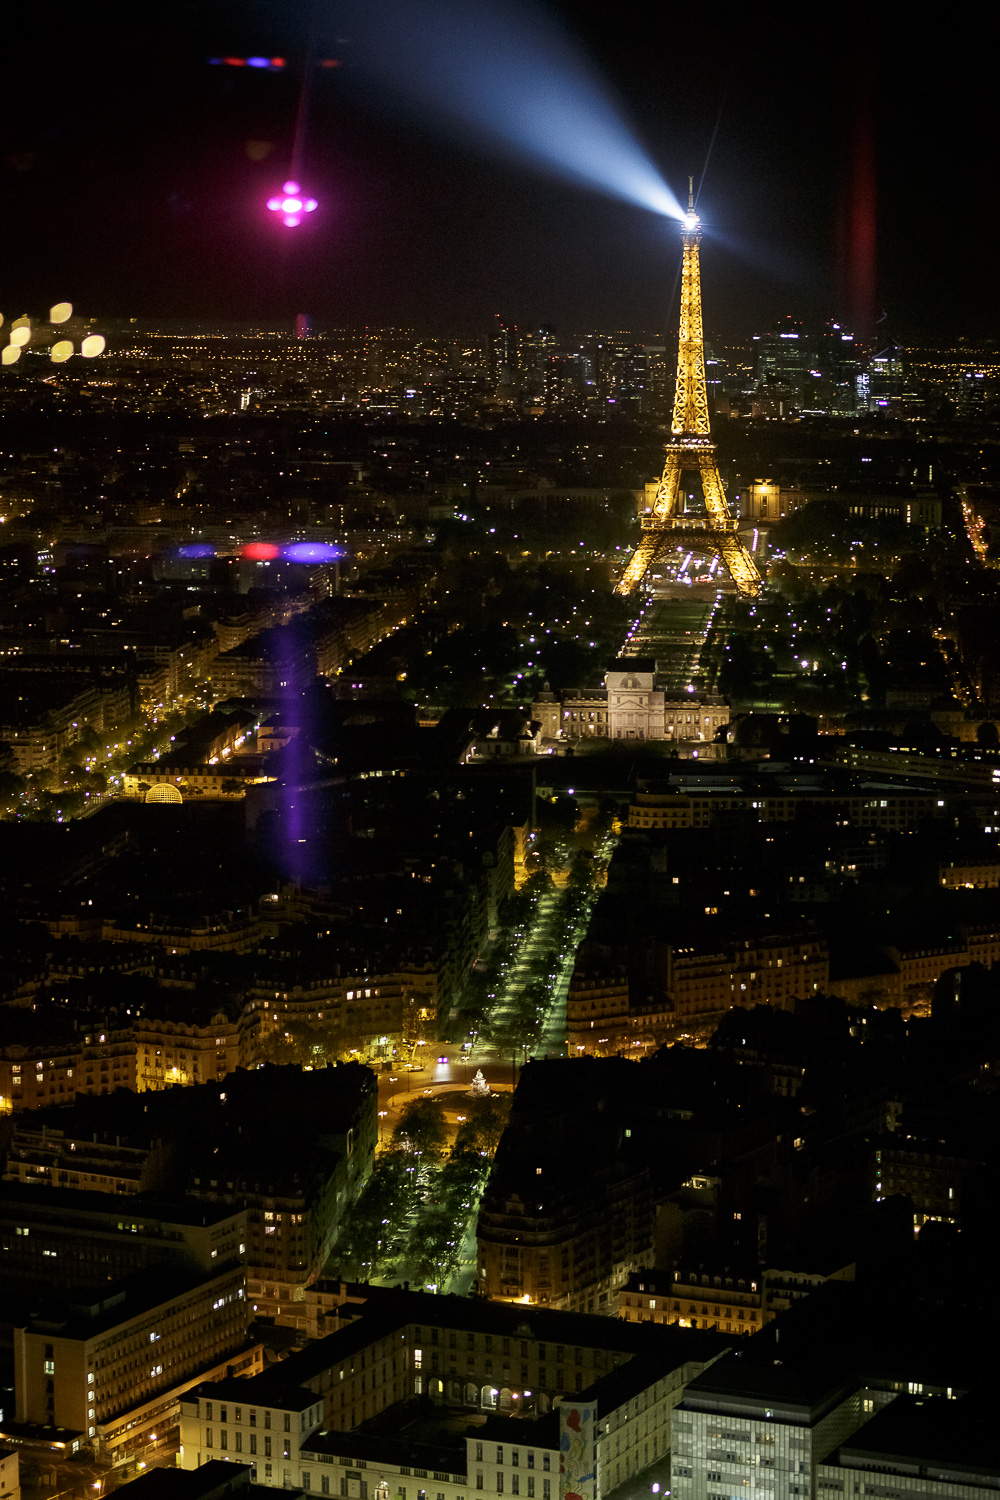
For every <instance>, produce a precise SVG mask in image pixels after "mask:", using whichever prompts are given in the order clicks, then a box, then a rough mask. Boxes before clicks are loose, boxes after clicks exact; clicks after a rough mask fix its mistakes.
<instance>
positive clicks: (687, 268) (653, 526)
mask: <svg viewBox="0 0 1000 1500" xmlns="http://www.w3.org/2000/svg"><path fill="white" fill-rule="evenodd" d="M682 240H683V244H684V260H683V264H682V269H681V316H680V337H679V340H678V348H677V387H676V390H675V392H674V413H673V420H672V422H671V424H670V433H671V439H670V442H669V443H668V444H667V447H666V457H665V460H664V465H663V474H662V477H661V479H660V483H659V485H658V487H657V491H656V499H655V501H654V502H653V508H652V510H651V512H650V513H649V515H646V516H643V518H642V535H641V537H640V540H639V545H638V546H637V547H636V549H635V551H634V552H633V553H632V556H631V557H630V558H629V561H628V564H627V566H626V568H625V571H624V573H623V574H622V576H621V578H620V579H619V581H618V584H617V587H616V593H619V594H631V593H632V592H633V590H634V589H636V588H637V587H638V586H639V584H640V583H641V582H642V580H643V579H644V578H645V576H646V574H647V572H648V571H649V569H650V568H651V567H652V566H653V564H654V563H656V562H665V561H667V560H668V559H670V560H672V559H673V556H674V553H675V549H676V546H677V541H678V539H680V540H681V542H682V543H683V544H684V545H685V546H686V547H690V548H692V549H695V550H697V551H701V552H709V553H714V554H715V555H716V556H717V557H718V558H719V560H720V561H721V563H722V564H723V566H724V567H725V568H726V570H727V572H728V573H729V576H730V577H731V578H732V580H733V582H734V583H735V585H736V587H737V589H738V590H739V592H740V593H741V594H746V595H748V596H750V597H751V598H755V597H756V596H757V595H758V594H759V593H760V588H761V577H760V573H759V572H758V571H757V565H756V563H755V562H754V560H753V558H752V557H751V556H750V553H749V552H748V551H747V549H746V547H745V545H744V543H743V540H742V538H741V537H740V535H739V533H738V531H737V520H736V517H735V516H733V515H732V514H731V513H730V510H729V505H728V503H727V501H726V492H725V489H724V488H723V484H722V476H721V474H720V473H719V465H718V462H717V461H716V457H715V444H714V443H713V442H712V431H711V427H710V425H709V420H708V391H707V389H706V385H705V340H704V335H703V333H702V324H701V268H700V263H699V251H698V247H699V245H700V244H701V220H700V219H699V217H698V215H697V214H696V213H695V211H694V193H693V186H692V191H691V193H690V194H689V196H688V211H687V214H686V215H685V218H684V224H683V230H682ZM685 474H694V475H697V477H698V479H699V480H700V483H701V493H702V497H703V499H704V502H705V514H704V515H694V514H690V513H687V512H686V511H685V509H684V492H683V489H682V486H681V479H682V477H683V476H684V475H685Z"/></svg>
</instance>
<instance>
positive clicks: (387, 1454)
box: [300, 1397, 466, 1474]
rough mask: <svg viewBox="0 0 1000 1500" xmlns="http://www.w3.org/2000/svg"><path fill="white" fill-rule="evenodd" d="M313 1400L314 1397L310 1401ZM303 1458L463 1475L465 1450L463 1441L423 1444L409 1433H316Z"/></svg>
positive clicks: (305, 1449)
mask: <svg viewBox="0 0 1000 1500" xmlns="http://www.w3.org/2000/svg"><path fill="white" fill-rule="evenodd" d="M313 1399H314V1400H315V1399H316V1398H315V1397H314V1398H313ZM300 1451H301V1453H302V1456H303V1457H306V1456H307V1455H310V1456H312V1455H315V1456H316V1457H319V1455H321V1454H336V1455H337V1457H338V1458H339V1457H344V1458H356V1459H357V1458H360V1459H371V1460H372V1461H373V1462H377V1463H388V1464H402V1465H404V1466H407V1467H409V1468H418V1469H426V1470H427V1471H428V1472H429V1473H431V1472H433V1471H434V1470H438V1471H439V1472H442V1473H443V1472H445V1471H447V1472H448V1473H450V1474H464V1473H465V1471H466V1448H465V1440H464V1438H460V1439H456V1441H455V1443H454V1444H448V1445H445V1444H444V1443H425V1442H421V1441H420V1439H419V1438H417V1437H411V1436H410V1435H409V1434H408V1433H405V1432H400V1433H384V1432H381V1431H366V1430H365V1429H364V1428H362V1429H359V1430H358V1431H355V1432H315V1433H313V1435H312V1437H310V1438H308V1439H307V1440H306V1441H305V1442H304V1443H303V1444H302V1447H301V1450H300Z"/></svg>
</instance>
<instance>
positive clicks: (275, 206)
mask: <svg viewBox="0 0 1000 1500" xmlns="http://www.w3.org/2000/svg"><path fill="white" fill-rule="evenodd" d="M267 206H268V208H269V209H270V210H271V212H272V213H273V214H280V215H281V222H282V223H283V224H285V225H286V226H287V227H288V228H289V229H294V228H295V226H296V225H297V224H301V223H302V215H303V214H311V213H314V212H315V210H316V209H317V208H319V201H318V199H316V198H304V197H303V196H302V189H301V187H300V186H299V184H298V183H297V182H295V181H294V179H293V178H291V177H290V178H289V179H288V181H287V182H286V183H283V184H282V188H281V192H280V194H275V196H274V197H273V198H268V200H267Z"/></svg>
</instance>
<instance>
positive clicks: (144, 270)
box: [0, 0, 1000, 339]
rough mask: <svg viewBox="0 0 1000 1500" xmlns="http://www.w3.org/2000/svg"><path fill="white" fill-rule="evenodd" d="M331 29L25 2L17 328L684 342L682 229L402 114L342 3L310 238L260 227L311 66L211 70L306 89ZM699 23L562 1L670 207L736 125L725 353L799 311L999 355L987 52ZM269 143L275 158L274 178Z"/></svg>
mask: <svg viewBox="0 0 1000 1500" xmlns="http://www.w3.org/2000/svg"><path fill="white" fill-rule="evenodd" d="M412 3H413V4H414V5H418V4H420V3H422V0H412ZM478 3H479V0H468V9H469V10H470V11H475V10H476V8H477V5H478ZM506 3H508V0H495V4H494V7H493V8H494V9H496V8H497V7H500V8H501V9H502V8H503V6H504V5H505V4H506ZM309 9H310V8H309V7H308V6H307V5H301V4H293V3H291V0H285V3H283V4H278V3H276V0H246V3H242V4H235V3H229V4H221V3H216V4H213V3H205V4H190V3H174V4H171V5H161V6H156V7H151V6H142V7H140V6H132V7H130V8H129V9H126V8H125V7H123V6H119V5H107V6H98V7H80V6H78V7H75V10H74V11H72V12H70V11H68V10H67V8H66V7H64V6H58V7H57V6H54V5H52V4H48V3H40V4H37V5H35V6H33V7H27V6H25V7H22V8H21V10H20V13H19V16H18V18H17V20H16V22H15V23H14V25H13V27H12V28H11V29H10V30H8V33H7V36H6V38H5V45H4V52H5V59H6V62H5V81H4V88H3V92H2V106H0V107H2V136H0V224H2V260H0V266H2V276H0V310H2V311H3V312H4V313H5V314H6V315H7V316H11V315H16V314H18V313H20V312H23V311H29V312H33V313H37V312H39V311H42V310H43V309H44V308H45V307H47V306H48V304H49V302H51V301H54V300H57V299H59V298H63V297H68V298H70V299H71V300H72V301H74V303H75V304H76V305H77V308H78V310H79V311H81V312H83V313H85V314H88V315H95V316H105V317H111V316H128V315H133V316H143V317H147V318H156V317H160V318H208V319H215V318H218V319H258V318H272V319H273V318H277V317H288V316H289V315H290V314H292V313H294V312H295V311H298V310H306V311H309V312H311V313H312V314H313V315H314V317H315V318H316V319H317V321H318V322H319V323H320V324H321V325H337V326H345V325H348V326H359V325H364V324H371V325H377V326H385V325H389V324H397V325H404V326H410V327H414V328H415V329H417V330H418V331H420V332H423V333H426V334H449V335H450V334H461V335H466V334H467V335H470V336H471V335H476V334H481V333H482V331H483V329H484V328H485V326H486V324H487V323H488V322H489V320H490V318H491V317H492V314H493V313H494V312H499V313H501V314H503V315H504V316H506V317H509V318H511V319H513V320H514V321H515V322H517V323H519V324H531V323H541V322H550V323H554V324H555V325H556V327H557V329H558V330H559V332H560V333H565V334H567V335H569V334H572V333H583V332H586V331H587V330H589V329H594V328H633V329H636V330H645V331H647V332H650V333H652V332H654V331H656V330H658V329H662V328H664V327H665V326H666V325H667V324H668V322H669V320H670V316H671V314H670V298H671V291H672V288H673V286H674V280H675V272H676V266H677V260H678V235H677V228H676V225H675V224H674V223H673V222H672V221H670V220H668V219H666V218H662V217H659V216H657V215H655V214H652V213H650V212H647V211H645V210H643V209H640V208H636V207H634V206H631V205H628V204H625V203H621V202H616V201H613V200H611V199H609V198H606V197H603V196H601V195H599V194H597V193H595V192H592V191H589V190H585V189H582V188H580V187H576V186H573V185H570V184H567V183H565V182H562V181H560V180H558V179H557V178H555V177H553V176H547V175H542V174H540V173H539V172H537V171H535V170H533V169H531V168H529V167H528V166H526V165H523V164H520V163H517V162H512V161H510V160H505V159H503V158H502V157H501V156H499V155H498V154H497V153H495V152H493V151H492V150H485V149H484V148H483V147H482V146H481V145H480V144H479V143H478V142H477V141H474V140H473V139H471V138H470V137H469V136H468V135H467V134H466V135H464V138H463V132H461V131H450V132H445V131H443V130H442V129H441V128H440V125H439V123H438V122H437V121H435V120H432V119H431V118H430V117H429V116H428V115H427V114H426V113H424V112H421V111H409V110H407V109H406V108H405V106H403V105H402V104H401V103H400V101H399V100H398V98H397V97H395V96H394V95H393V94H392V93H391V92H390V91H389V90H387V89H386V88H385V87H384V86H383V85H382V84H380V83H378V82H376V81H374V80H373V79H372V77H371V75H370V73H369V72H368V71H367V70H366V69H365V68H364V67H362V66H360V65H359V63H358V61H357V56H358V54H357V50H356V49H354V48H352V39H351V36H350V30H349V26H348V25H345V21H344V15H345V11H344V10H343V9H341V8H338V5H337V3H336V0H324V3H322V4H321V5H320V6H319V7H318V12H317V15H318V22H317V37H316V39H317V43H318V50H319V52H320V54H321V55H327V56H329V55H333V56H336V57H338V58H340V59H341V60H342V64H343V66H341V67H340V68H338V69H337V70H335V71H327V72H324V73H317V74H316V75H315V80H316V81H315V86H314V89H313V94H312V105H311V109H310V114H309V128H308V135H307V140H306V163H307V165H306V170H305V172H304V179H305V180H307V183H308V187H309V189H310V190H311V191H314V192H315V193H316V195H317V196H318V197H319V198H320V200H321V209H320V211H319V212H317V214H316V215H314V216H313V218H312V220H310V221H308V222H307V224H306V225H304V226H303V227H302V228H301V229H299V230H295V231H288V230H282V229H280V228H279V227H278V226H277V225H276V224H274V223H273V222H271V217H272V216H270V215H268V214H267V212H266V209H264V207H263V203H264V200H265V199H266V198H267V196H268V195H269V194H270V193H271V192H273V191H274V189H275V187H276V185H278V184H280V183H281V181H282V180H283V178H284V176H285V174H286V167H287V160H288V152H289V149H290V145H291V138H292V135H293V129H294V120H295V111H296V104H297V99H298V92H299V86H300V79H301V66H299V67H296V68H295V69H290V70H289V73H288V74H287V75H279V74H274V73H260V72H249V71H247V70H232V69H221V68H214V67H210V66H208V63H207V59H208V58H209V57H211V56H213V55H220V54H233V55H248V54H252V53H258V52H260V53H265V54H267V55H282V56H285V57H287V58H288V59H289V61H290V63H297V64H299V65H300V64H301V59H302V56H303V52H304V49H305V47H306V45H307V39H308V35H309V31H310V22H309ZM368 9H369V11H370V12H372V13H374V14H375V15H377V14H378V12H379V10H380V6H379V0H370V4H369V6H368ZM691 9H692V11H694V14H688V15H687V16H685V17H679V16H678V15H677V13H676V11H675V9H674V8H672V7H670V6H658V7H656V8H655V11H654V9H653V8H651V7H649V6H647V5H637V4H634V3H632V0H625V3H624V4H623V5H621V6H618V7H615V6H611V5H608V4H607V3H602V4H600V5H597V4H590V3H584V0H576V3H570V0H563V3H562V4H561V5H555V6H554V5H550V6H549V10H550V13H553V14H555V15H556V16H557V17H559V18H560V19H561V22H562V24H563V25H564V26H565V27H566V28H567V29H568V30H569V31H570V33H571V34H572V36H573V37H574V39H575V40H576V42H577V43H578V44H579V46H580V47H581V48H582V49H583V50H584V51H585V52H586V53H587V54H588V55H589V57H590V59H591V61H592V63H593V64H594V66H595V67H596V68H597V69H598V70H599V71H600V72H601V73H603V75H604V76H605V78H606V79H607V80H608V83H609V85H610V87H611V89H612V91H613V92H614V93H616V94H617V96H618V97H619V99H620V100H621V101H622V104H623V106H624V109H625V112H626V114H627V116H628V118H629V119H630V120H631V121H632V123H633V125H634V126H635V129H636V131H637V132H638V134H639V136H640V138H641V139H642V141H643V142H644V144H645V145H646V147H647V149H648V150H649V152H650V155H651V156H652V158H653V159H654V160H655V162H656V163H657V165H658V166H659V168H660V170H661V171H662V172H663V174H664V175H665V176H666V178H667V179H668V181H669V182H670V184H671V186H672V187H673V188H674V190H675V191H676V192H677V193H678V194H680V193H681V192H683V191H684V190H685V189H686V179H687V174H688V173H689V172H691V171H693V172H695V173H696V175H699V176H700V174H701V171H702V168H703V166H704V163H705V158H706V153H707V150H708V146H709V142H710V140H711V138H712V134H713V130H714V129H715V126H716V123H717V122H718V133H717V136H716V139H715V145H714V150H713V153H712V156H711V160H710V163H709V166H708V171H707V175H706V177H705V184H704V190H703V193H702V197H701V199H700V201H699V208H700V211H701V213H702V217H703V219H704V221H705V225H706V238H705V242H704V246H703V278H704V290H705V300H706V327H707V330H708V331H709V333H710V334H715V335H717V336H719V337H722V338H726V337H740V336H744V335H746V334H748V333H750V332H752V331H754V330H756V329H761V328H764V327H767V326H769V325H770V324H771V323H772V322H773V321H774V319H775V318H776V317H778V316H780V315H782V314H785V313H791V314H793V315H795V316H797V317H801V318H804V319H807V320H808V319H812V318H827V317H830V316H834V317H838V318H840V319H843V320H844V321H845V322H854V323H858V324H863V323H864V322H865V320H866V319H867V320H868V321H870V322H873V321H874V320H875V319H876V318H879V317H884V318H885V320H886V321H885V322H884V323H883V325H882V327H883V329H886V330H889V331H891V332H893V333H894V334H895V335H896V336H898V337H900V338H903V339H915V338H921V337H930V338H948V337H951V336H954V335H967V336H970V337H973V338H980V337H994V336H996V334H997V331H998V314H1000V295H998V290H997V275H996V271H995V259H996V256H995V248H994V239H995V234H996V228H997V219H998V217H1000V216H998V213H997V206H996V174H995V168H994V160H995V155H996V147H997V132H996V124H995V119H994V90H995V84H994V79H993V77H992V70H993V66H994V64H993V58H992V47H990V46H988V45H987V43H986V38H985V37H983V36H979V37H978V38H977V36H976V35H975V34H974V33H971V32H967V33H960V34H952V33H948V34H945V35H942V34H940V26H939V28H938V30H937V31H932V30H930V29H927V30H925V31H922V32H918V31H916V30H915V29H914V26H913V23H912V16H913V12H912V11H910V12H906V11H903V10H902V8H899V7H890V9H891V10H892V11H893V13H894V14H895V15H897V16H899V18H900V22H899V24H898V25H894V24H893V21H892V17H891V16H890V17H889V18H887V17H886V16H885V15H882V16H880V17H878V18H876V19H874V20H870V19H869V17H868V16H867V14H865V15H862V14H861V13H860V12H858V11H857V10H850V11H848V10H847V9H841V10H840V11H839V12H830V15H829V18H828V20H826V21H825V22H824V23H822V24H821V23H820V22H818V21H816V20H805V19H803V12H802V11H801V10H795V11H792V10H786V11H781V10H780V9H775V8H774V7H771V8H765V7H756V8H753V7H741V8H740V10H739V12H737V11H736V9H735V8H734V7H729V6H726V5H718V6H715V7H700V6H699V7H697V9H696V11H695V8H691ZM748 11H750V12H752V14H751V15H750V16H748V15H747V12H748ZM754 16H759V17H760V18H761V19H760V20H759V21H756V20H755V19H754ZM441 88H442V89H445V90H446V89H447V88H448V79H447V67H446V65H445V64H444V63H443V64H442V79H441ZM253 142H259V143H269V150H270V154H269V155H268V156H267V158H266V159H264V160H254V159H252V157H253V155H254V154H257V155H259V154H260V151H261V149H262V148H261V147H260V146H254V145H251V144H249V143H253ZM264 149H268V148H267V147H266V146H265V148H264ZM869 168H871V170H870V171H869ZM866 174H867V175H866ZM873 188H874V191H873ZM876 229H877V260H876V262H875V263H874V266H872V263H871V256H870V254H868V252H867V251H866V249H865V245H866V238H865V235H866V232H867V233H869V234H870V233H871V232H873V231H875V230H876ZM852 247H853V248H852ZM866 264H868V265H869V266H870V267H871V281H870V286H869V285H866V278H865V269H864V268H865V265H866Z"/></svg>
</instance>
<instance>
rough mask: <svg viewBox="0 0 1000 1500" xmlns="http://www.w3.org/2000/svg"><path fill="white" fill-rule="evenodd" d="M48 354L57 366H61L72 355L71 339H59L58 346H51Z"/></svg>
mask: <svg viewBox="0 0 1000 1500" xmlns="http://www.w3.org/2000/svg"><path fill="white" fill-rule="evenodd" d="M49 354H50V356H51V358H52V359H53V361H54V362H55V363H56V364H57V365H61V364H63V363H64V362H65V361H66V360H67V359H71V358H72V355H73V341H72V339H60V340H59V342H58V344H53V345H52V348H51V349H50V350H49Z"/></svg>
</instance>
